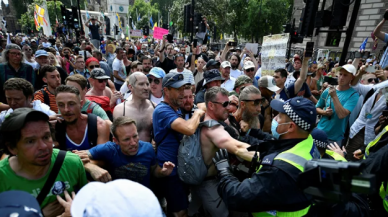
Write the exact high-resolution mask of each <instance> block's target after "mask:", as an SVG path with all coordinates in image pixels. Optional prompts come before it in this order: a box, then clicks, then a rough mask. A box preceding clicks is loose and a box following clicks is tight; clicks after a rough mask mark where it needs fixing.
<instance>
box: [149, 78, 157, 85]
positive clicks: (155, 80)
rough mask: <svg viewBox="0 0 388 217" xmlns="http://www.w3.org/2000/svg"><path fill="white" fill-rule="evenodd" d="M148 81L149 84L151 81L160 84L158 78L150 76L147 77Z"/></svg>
mask: <svg viewBox="0 0 388 217" xmlns="http://www.w3.org/2000/svg"><path fill="white" fill-rule="evenodd" d="M148 82H150V84H151V83H152V82H154V83H155V84H160V80H159V79H158V78H155V79H152V78H148Z"/></svg>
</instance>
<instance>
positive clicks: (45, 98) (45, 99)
mask: <svg viewBox="0 0 388 217" xmlns="http://www.w3.org/2000/svg"><path fill="white" fill-rule="evenodd" d="M40 92H41V93H42V94H43V100H44V104H46V105H48V106H50V97H49V95H48V93H47V92H46V91H44V87H43V88H42V89H40Z"/></svg>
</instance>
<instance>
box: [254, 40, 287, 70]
mask: <svg viewBox="0 0 388 217" xmlns="http://www.w3.org/2000/svg"><path fill="white" fill-rule="evenodd" d="M288 37H289V34H288V33H287V34H278V35H270V36H264V38H263V45H262V47H261V51H260V52H261V68H262V69H261V76H264V75H271V76H273V73H274V72H275V70H276V69H278V68H284V67H285V58H286V52H287V43H288Z"/></svg>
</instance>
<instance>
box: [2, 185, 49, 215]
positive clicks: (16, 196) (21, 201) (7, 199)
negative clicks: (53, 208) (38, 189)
mask: <svg viewBox="0 0 388 217" xmlns="http://www.w3.org/2000/svg"><path fill="white" fill-rule="evenodd" d="M0 204H1V206H0V216H18V217H29V216H31V217H33V216H34V217H37V216H43V215H42V211H41V209H40V207H39V203H38V201H37V200H36V198H35V197H33V196H32V195H31V194H29V193H27V192H25V191H17V190H13V191H5V192H3V193H1V194H0Z"/></svg>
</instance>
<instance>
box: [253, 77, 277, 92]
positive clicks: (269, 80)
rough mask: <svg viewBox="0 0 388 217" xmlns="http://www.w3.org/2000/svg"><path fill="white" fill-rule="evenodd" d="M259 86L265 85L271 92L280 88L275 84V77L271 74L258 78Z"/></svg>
mask: <svg viewBox="0 0 388 217" xmlns="http://www.w3.org/2000/svg"><path fill="white" fill-rule="evenodd" d="M258 85H259V87H265V88H267V89H268V90H270V91H272V92H276V91H278V90H279V89H280V88H279V87H278V86H276V83H275V79H274V78H273V77H272V76H269V75H267V76H263V77H261V78H260V79H259V82H258Z"/></svg>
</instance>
